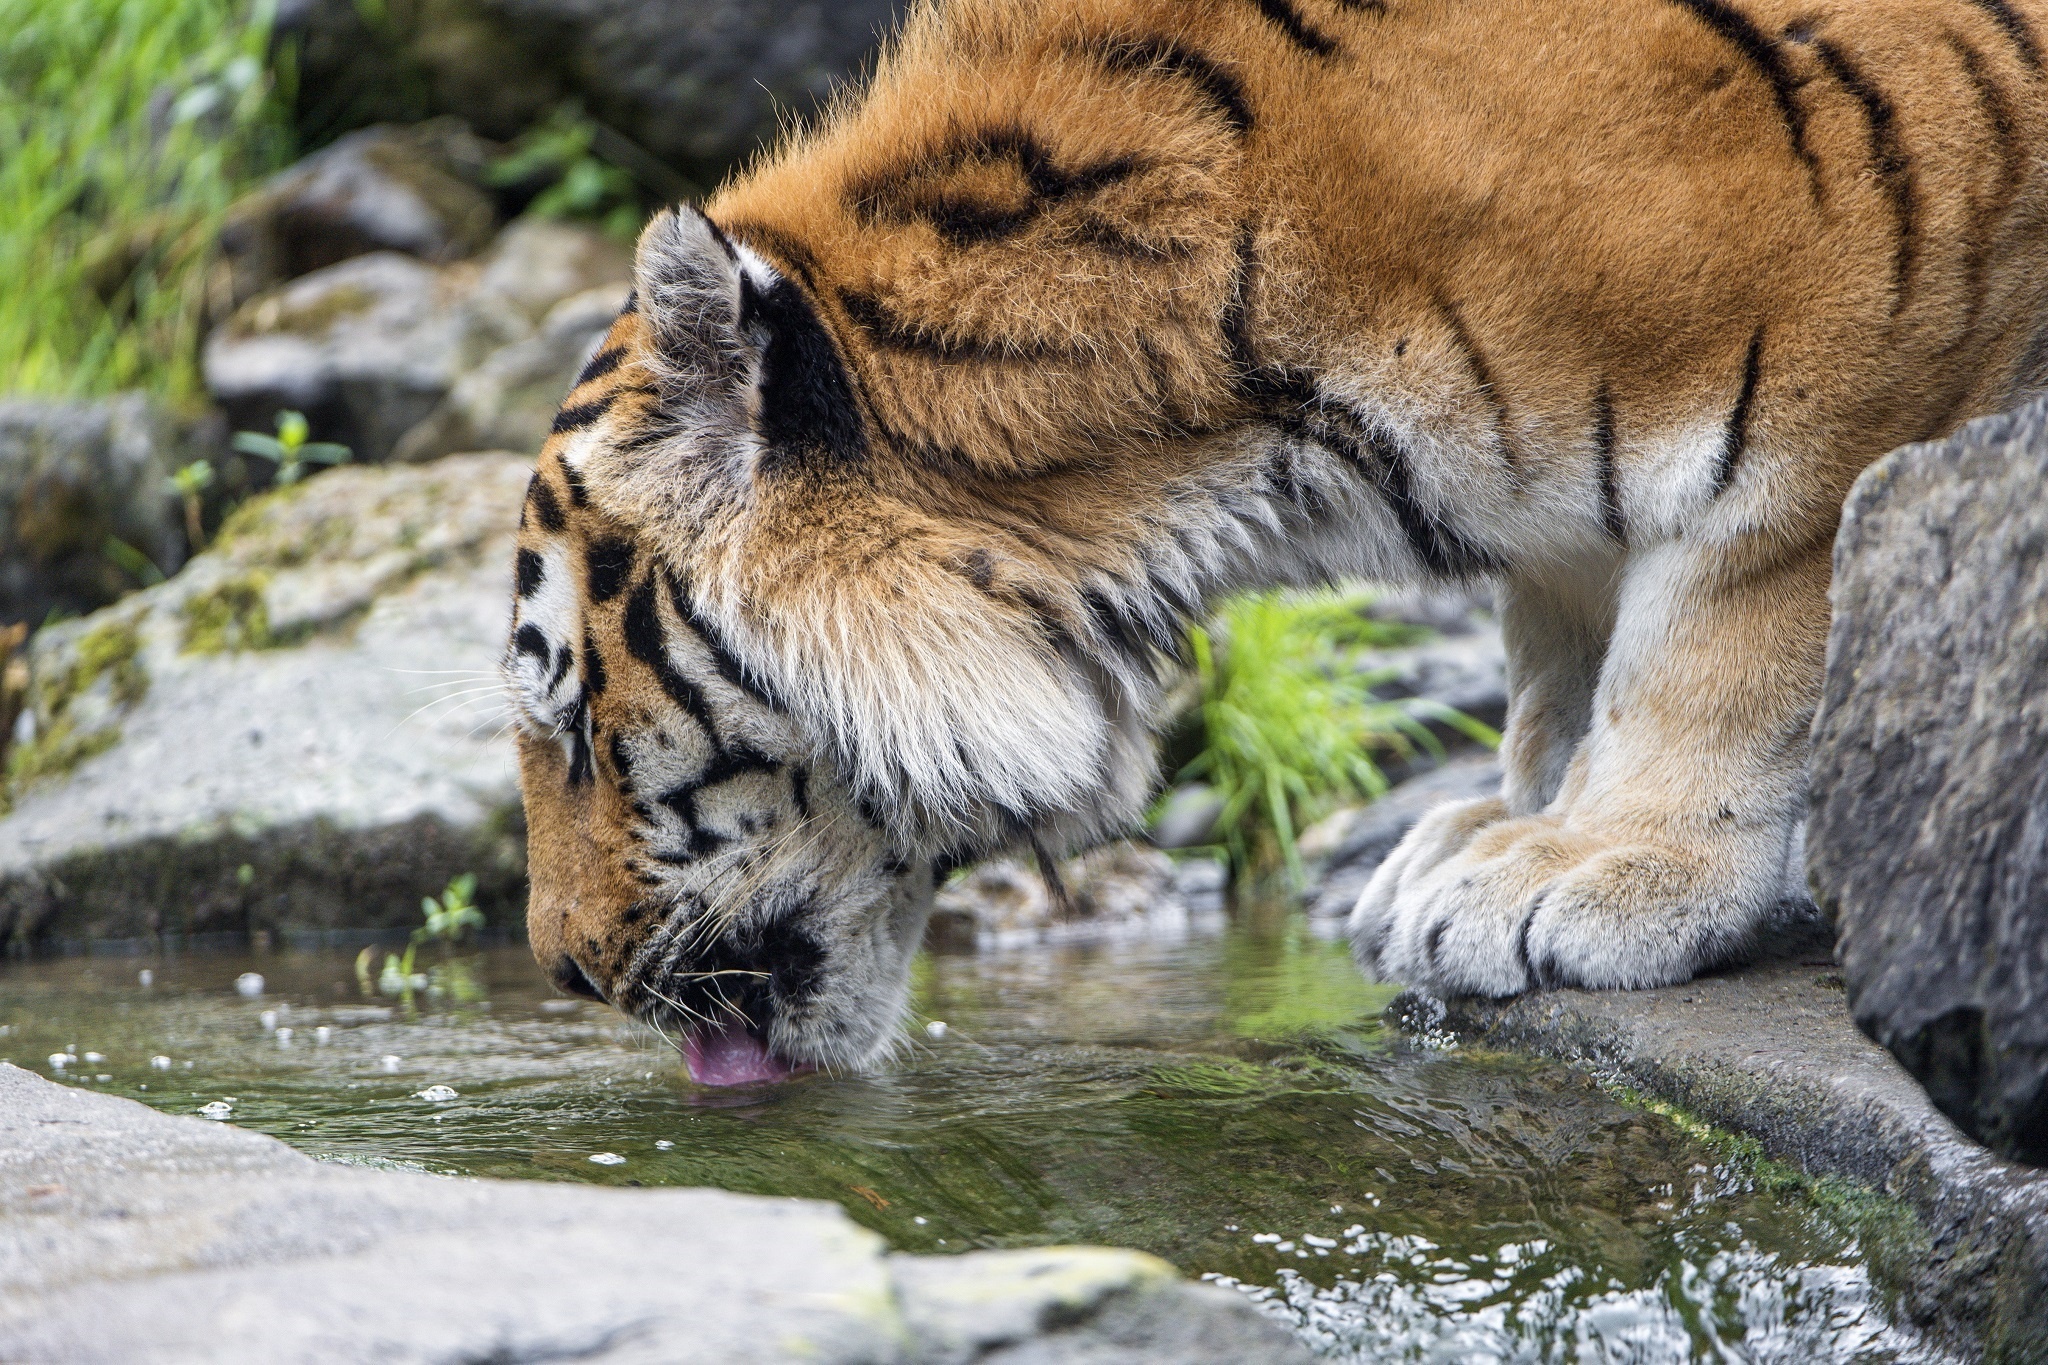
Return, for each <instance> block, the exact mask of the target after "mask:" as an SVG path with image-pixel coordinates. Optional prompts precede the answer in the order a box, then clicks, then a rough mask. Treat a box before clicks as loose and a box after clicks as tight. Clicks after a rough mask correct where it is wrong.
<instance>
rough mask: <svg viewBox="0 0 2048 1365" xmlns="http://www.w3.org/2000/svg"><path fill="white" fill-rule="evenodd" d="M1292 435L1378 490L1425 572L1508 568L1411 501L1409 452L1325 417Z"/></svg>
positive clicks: (1466, 573) (1462, 573)
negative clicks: (1337, 460) (1324, 452)
mask: <svg viewBox="0 0 2048 1365" xmlns="http://www.w3.org/2000/svg"><path fill="white" fill-rule="evenodd" d="M1290 434H1294V435H1297V436H1298V437H1300V438H1303V439H1307V440H1311V441H1313V442H1315V443H1316V444H1318V445H1320V446H1322V447H1323V448H1324V449H1326V450H1330V451H1332V452H1334V453H1335V454H1336V455H1337V456H1338V457H1339V458H1340V459H1342V460H1343V461H1344V462H1345V463H1346V464H1349V465H1350V466H1351V467H1352V468H1354V469H1356V470H1357V471H1358V472H1359V474H1360V475H1361V476H1362V477H1363V478H1364V479H1365V480H1366V482H1368V483H1370V484H1371V485H1372V486H1373V487H1374V488H1375V489H1377V490H1378V492H1379V494H1380V496H1381V498H1383V499H1384V500H1385V501H1386V504H1387V508H1388V510H1389V511H1391V512H1392V513H1393V514H1394V520H1395V522H1396V523H1397V524H1398V525H1399V526H1400V528H1401V534H1402V536H1403V537H1404V538H1405V539H1406V540H1407V542H1408V548H1409V550H1410V552H1411V553H1413V554H1414V556H1415V558H1416V560H1417V562H1419V563H1420V564H1421V565H1422V566H1423V567H1424V568H1425V569H1427V570H1428V571H1429V572H1431V573H1433V574H1436V575H1438V576H1439V577H1444V578H1469V577H1472V576H1474V575H1477V574H1486V573H1498V572H1501V571H1502V570H1503V569H1504V568H1505V567H1506V566H1505V564H1504V563H1503V561H1502V560H1501V559H1500V557H1499V556H1498V555H1496V554H1494V553H1493V552H1492V551H1490V550H1487V549H1485V548H1483V547H1481V546H1478V545H1474V544H1473V543H1472V542H1471V541H1469V540H1467V539H1465V537H1464V535H1463V533H1461V532H1460V531H1459V530H1458V528H1457V527H1455V526H1452V525H1451V524H1450V523H1448V522H1446V521H1444V520H1442V519H1441V518H1439V517H1438V516H1437V515H1436V514H1435V513H1434V512H1431V511H1430V510H1429V509H1428V508H1426V507H1424V506H1423V505H1422V504H1421V503H1420V502H1419V501H1418V500H1417V499H1416V497H1415V481H1414V473H1413V468H1412V466H1411V464H1410V462H1409V459H1408V455H1407V452H1406V451H1404V450H1402V449H1401V448H1400V447H1399V446H1397V445H1395V444H1394V443H1393V442H1391V441H1388V440H1384V439H1382V438H1380V437H1379V436H1378V435H1376V434H1375V433H1373V432H1372V431H1371V430H1370V428H1368V427H1366V426H1365V424H1364V423H1363V422H1360V423H1359V429H1358V430H1357V431H1349V430H1346V429H1345V428H1343V427H1341V426H1339V425H1338V424H1337V423H1335V422H1334V421H1331V420H1329V419H1328V417H1327V415H1325V416H1324V417H1323V419H1322V420H1318V421H1315V422H1312V423H1311V422H1309V421H1307V420H1304V421H1302V422H1301V423H1300V424H1299V425H1298V426H1297V427H1296V429H1295V430H1294V431H1293V432H1291V433H1290Z"/></svg>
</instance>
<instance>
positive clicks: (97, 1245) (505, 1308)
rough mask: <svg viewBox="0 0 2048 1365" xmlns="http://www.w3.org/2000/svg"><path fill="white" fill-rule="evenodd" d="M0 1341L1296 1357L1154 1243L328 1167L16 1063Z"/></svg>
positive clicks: (697, 1355)
mask: <svg viewBox="0 0 2048 1365" xmlns="http://www.w3.org/2000/svg"><path fill="white" fill-rule="evenodd" d="M679 1267H682V1268H685V1269H682V1270H680V1271H679V1269H678V1268H679ZM0 1354H4V1355H5V1357H6V1358H7V1359H8V1360H10V1361H22V1362H35V1363H36V1365H44V1363H46V1362H48V1363H54V1362H65V1365H98V1363H99V1362H122V1365H127V1363H128V1362H138V1363H140V1362H155V1361H194V1360H209V1361H302V1360H303V1361H315V1360H317V1361H321V1362H352V1361H363V1362H378V1363H379V1365H383V1363H384V1362H404V1361H422V1362H424V1361H449V1360H475V1361H481V1360H558V1359H576V1360H594V1361H602V1362H618V1363H619V1365H626V1363H627V1362H642V1361H646V1362H653V1361H661V1362H674V1363H677V1365H682V1363H684V1362H692V1361H705V1362H711V1361H717V1362H741V1361H757V1362H764V1363H765V1362H780V1361H806V1362H843V1363H844V1365H956V1363H957V1365H964V1362H967V1361H985V1362H1002V1363H1003V1365H1026V1363H1027V1362H1033V1363H1035V1362H1041V1361H1043V1362H1053V1361H1060V1362H1095V1361H1101V1362H1104V1363H1105V1365H1107V1362H1112V1361H1114V1362H1120V1363H1121V1365H1152V1363H1153V1362H1157V1365H1262V1363H1263V1362H1274V1363H1275V1365H1277V1363H1279V1362H1298V1361H1304V1360H1306V1358H1307V1356H1306V1352H1305V1351H1304V1350H1303V1349H1302V1348H1301V1347H1300V1346H1299V1345H1297V1344H1296V1343H1294V1342H1293V1341H1292V1340H1291V1339H1290V1338H1288V1336H1287V1335H1286V1333H1285V1332H1284V1331H1283V1329H1281V1328H1280V1327H1278V1326H1276V1325H1274V1324H1272V1323H1270V1322H1268V1321H1266V1320H1265V1319H1263V1318H1261V1317H1260V1316H1259V1314H1258V1312H1257V1310H1256V1309H1254V1308H1253V1307H1252V1306H1251V1305H1250V1304H1249V1303H1248V1302H1246V1301H1245V1300H1244V1299H1243V1298H1242V1297H1241V1296H1239V1295H1236V1294H1233V1293H1231V1292H1229V1291H1227V1290H1223V1289H1215V1288H1209V1287H1203V1286H1196V1285H1190V1284H1187V1283H1184V1282H1182V1281H1181V1280H1180V1279H1179V1278H1178V1277H1177V1276H1176V1275H1175V1274H1174V1272H1173V1271H1172V1269H1171V1268H1170V1267H1168V1266H1166V1265H1165V1264H1164V1263H1163V1262H1160V1261H1157V1260H1155V1259H1154V1258H1152V1257H1149V1256H1145V1255H1143V1254H1141V1253H1137V1252H1126V1251H1110V1250H1103V1249H1096V1248H1079V1247H1069V1248H1047V1249H1043V1250H1036V1251H1017V1252H1010V1251H997V1252H978V1253H973V1254H969V1255H965V1256H960V1257H921V1256H888V1255H885V1254H884V1253H883V1249H882V1243H881V1239H880V1238H878V1237H876V1236H875V1235H874V1234H872V1233H870V1232H867V1231H865V1230H863V1229H861V1228H858V1227H856V1226H855V1225H854V1224H853V1223H852V1222H850V1221H849V1220H848V1219H847V1218H846V1216H845V1214H844V1213H843V1212H841V1211H840V1210H839V1209H838V1208H836V1207H834V1206H831V1205H827V1204H821V1203H813V1202H810V1201H805V1200H792V1199H763V1198H753V1197H749V1196H745V1195H734V1194H726V1193H723V1192H721V1191H716V1190H604V1189H594V1188H590V1187H575V1186H565V1185H548V1184H541V1183H530V1182H513V1181H487V1180H451V1179H444V1178H438V1177H433V1176H424V1175H414V1174H411V1173H403V1172H371V1171H364V1170H360V1169H353V1168H348V1167H341V1166H335V1165H323V1164H321V1163H319V1162H316V1161H313V1160H312V1159H310V1158H308V1157H305V1156H301V1155H299V1154H298V1153H296V1152H293V1151H292V1150H291V1149H290V1148H288V1147H286V1146H285V1145H284V1144H282V1143H280V1142H276V1141H274V1140H273V1139H270V1138H267V1137H262V1136H260V1135H257V1134H254V1133H249V1132H244V1131H242V1130H240V1129H236V1128H233V1127H231V1126H228V1125H226V1124H215V1123H209V1122H207V1121H206V1120H203V1119H196V1118H174V1117H171V1116H168V1115H163V1114H159V1113H156V1112H154V1111H152V1110H149V1109H145V1108H144V1107H142V1106H141V1105H138V1104H134V1103H131V1102H129V1101H127V1100H121V1099H116V1098H113V1097H111V1096H103V1095H93V1094H89V1093H84V1092H80V1091H77V1090H73V1089H69V1088H67V1087H64V1086H60V1085H56V1084H54V1083H52V1082H49V1081H45V1080H43V1079H42V1078H40V1077H37V1076H34V1075H32V1074H30V1073H28V1072H25V1071H22V1070H19V1069H17V1068H15V1067H11V1066H5V1065H0Z"/></svg>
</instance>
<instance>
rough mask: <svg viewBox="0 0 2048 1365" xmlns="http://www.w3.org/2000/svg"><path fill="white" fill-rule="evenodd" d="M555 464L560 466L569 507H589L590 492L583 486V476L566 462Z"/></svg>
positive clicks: (560, 461)
mask: <svg viewBox="0 0 2048 1365" xmlns="http://www.w3.org/2000/svg"><path fill="white" fill-rule="evenodd" d="M555 463H556V464H558V465H560V466H561V469H562V483H563V485H564V486H565V487H567V488H568V490H569V505H570V506H571V507H588V506H590V490H589V489H588V488H585V487H584V486H583V476H582V475H581V474H579V473H577V472H576V467H575V466H574V465H572V464H570V463H568V462H567V461H566V460H557V461H555Z"/></svg>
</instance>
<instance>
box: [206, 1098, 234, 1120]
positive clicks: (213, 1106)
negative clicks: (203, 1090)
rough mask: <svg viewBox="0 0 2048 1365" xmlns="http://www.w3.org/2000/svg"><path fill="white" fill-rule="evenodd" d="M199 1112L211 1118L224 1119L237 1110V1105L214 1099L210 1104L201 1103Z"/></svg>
mask: <svg viewBox="0 0 2048 1365" xmlns="http://www.w3.org/2000/svg"><path fill="white" fill-rule="evenodd" d="M199 1112H200V1113H202V1114H204V1115H206V1117H208V1118H210V1119H224V1118H226V1117H227V1116H228V1115H230V1114H232V1113H234V1112H235V1107H234V1106H233V1105H232V1104H228V1103H226V1102H225V1101H222V1100H214V1101H213V1102H211V1103H210V1104H202V1105H200V1106H199Z"/></svg>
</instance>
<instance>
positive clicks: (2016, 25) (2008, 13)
mask: <svg viewBox="0 0 2048 1365" xmlns="http://www.w3.org/2000/svg"><path fill="white" fill-rule="evenodd" d="M1970 3H1971V4H1973V5H1975V6H1976V7H1977V8H1978V9H1981V10H1983V11H1984V12H1985V13H1986V14H1988V15H1990V16H1991V17H1992V18H1993V19H1996V20H1997V21H1998V26H1999V27H2000V28H2002V29H2004V30H2005V36H2006V37H2008V38H2010V39H2012V45H2013V46H2014V47H2015V48H2017V49H2019V54H2020V60H2021V61H2023V62H2025V63H2026V64H2027V69H2028V70H2029V71H2039V70H2040V69H2041V45H2040V43H2039V42H2037V41H2035V38H2034V30H2033V29H2032V28H2031V27H2030V26H2029V25H2028V23H2027V21H2026V19H2025V18H2023V17H2022V16H2021V15H2020V12H2019V11H2018V10H2016V9H2014V8H2013V7H2012V6H2011V5H2010V4H2008V3H2007V0H1970Z"/></svg>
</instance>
